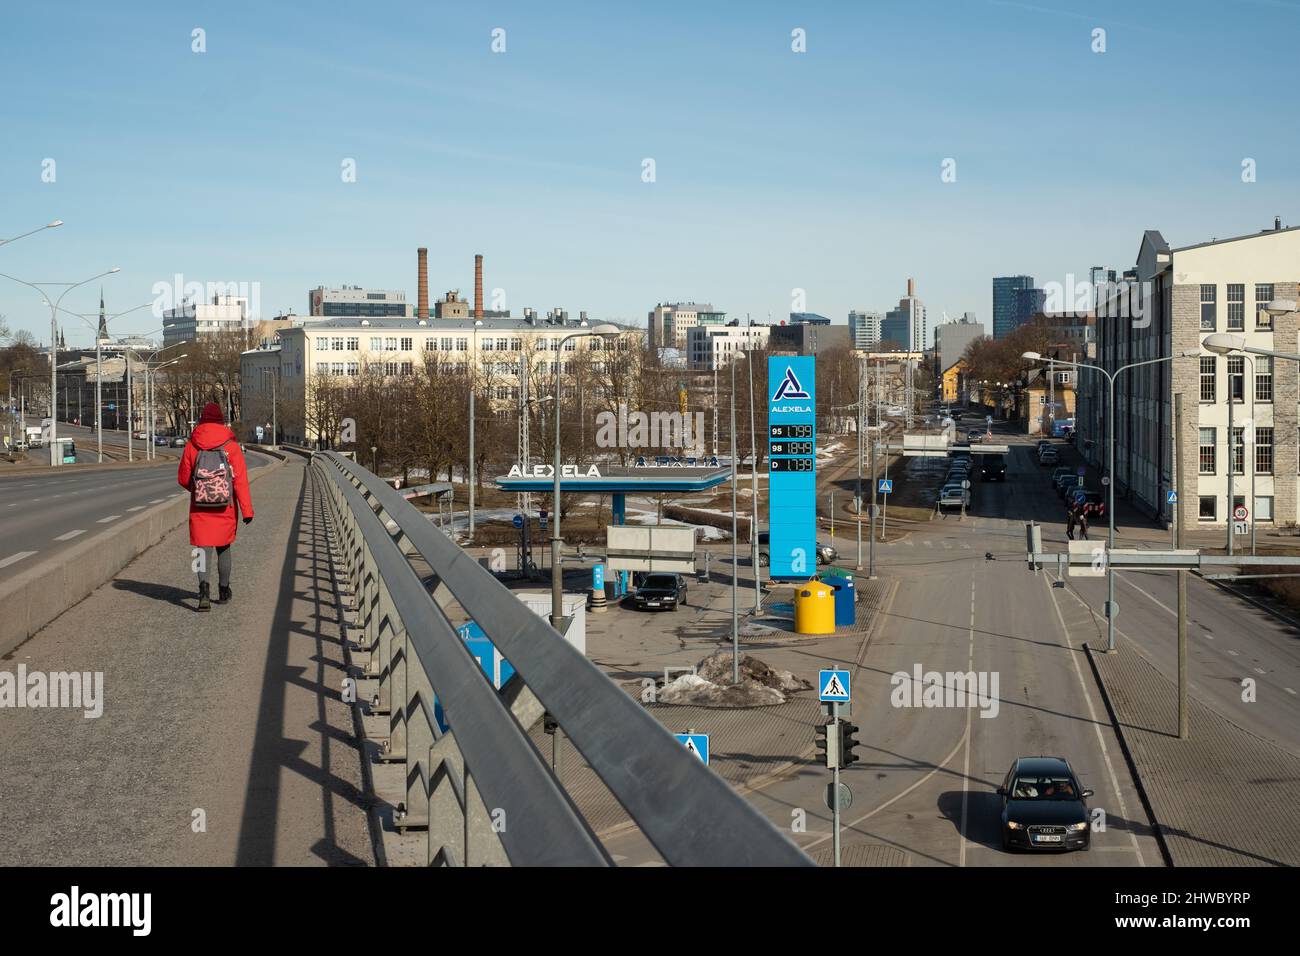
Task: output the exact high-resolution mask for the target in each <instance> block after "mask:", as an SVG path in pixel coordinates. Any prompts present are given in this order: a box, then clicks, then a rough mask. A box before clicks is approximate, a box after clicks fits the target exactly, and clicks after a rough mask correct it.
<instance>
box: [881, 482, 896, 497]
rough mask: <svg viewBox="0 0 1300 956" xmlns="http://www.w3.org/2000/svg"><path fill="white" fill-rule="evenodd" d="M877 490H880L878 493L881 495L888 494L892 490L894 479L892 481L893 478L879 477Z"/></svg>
mask: <svg viewBox="0 0 1300 956" xmlns="http://www.w3.org/2000/svg"><path fill="white" fill-rule="evenodd" d="M879 490H880V493H881V494H882V495H887V494H889V493H890V492H891V491H893V490H894V481H893V479H892V478H881V479H880V489H879Z"/></svg>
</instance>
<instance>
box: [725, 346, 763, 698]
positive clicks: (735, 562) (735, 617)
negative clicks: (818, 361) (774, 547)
mask: <svg viewBox="0 0 1300 956" xmlns="http://www.w3.org/2000/svg"><path fill="white" fill-rule="evenodd" d="M730 364H731V682H732V683H733V684H739V683H740V618H739V608H738V607H737V605H736V595H737V593H738V591H739V590H740V563H739V562H740V557H739V550H738V549H737V545H736V538H737V537H738V536H739V534H740V529H739V527H738V524H737V521H736V361H735V359H734V358H733V359H732V360H731V363H730ZM750 533H751V534H752V533H753V529H752V528H751V529H750ZM755 571H756V572H757V569H755Z"/></svg>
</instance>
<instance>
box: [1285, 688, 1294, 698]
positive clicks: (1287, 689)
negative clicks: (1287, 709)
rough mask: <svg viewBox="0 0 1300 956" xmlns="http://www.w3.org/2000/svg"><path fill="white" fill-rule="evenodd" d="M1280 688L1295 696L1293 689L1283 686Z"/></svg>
mask: <svg viewBox="0 0 1300 956" xmlns="http://www.w3.org/2000/svg"><path fill="white" fill-rule="evenodd" d="M1282 689H1283V690H1284V691H1286V692H1287V693H1288V694H1290V695H1291V696H1292V697H1294V696H1295V691H1293V690H1292V689H1291V688H1290V687H1283V688H1282Z"/></svg>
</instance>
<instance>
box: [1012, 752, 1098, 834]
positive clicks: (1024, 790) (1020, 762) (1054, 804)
mask: <svg viewBox="0 0 1300 956" xmlns="http://www.w3.org/2000/svg"><path fill="white" fill-rule="evenodd" d="M998 796H999V797H1001V798H1002V824H1001V827H1002V849H1004V850H1012V849H1016V848H1019V849H1025V850H1086V849H1088V847H1089V845H1090V834H1089V826H1088V804H1087V799H1088V797H1091V796H1092V791H1091V790H1084V789H1082V788H1081V787H1080V786H1079V778H1078V777H1076V776H1075V774H1074V771H1073V770H1072V769H1071V768H1070V763H1069V761H1068V760H1066V759H1065V758H1064V757H1020V758H1018V759H1017V760H1016V762H1015V763H1013V764H1012V765H1011V769H1010V770H1008V771H1007V776H1006V779H1005V780H1003V781H1002V786H1000V787H998Z"/></svg>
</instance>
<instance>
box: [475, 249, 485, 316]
mask: <svg viewBox="0 0 1300 956" xmlns="http://www.w3.org/2000/svg"><path fill="white" fill-rule="evenodd" d="M482 318H483V257H482V256H481V255H476V256H475V257H474V321H476V322H478V321H480V320H481V319H482Z"/></svg>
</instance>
